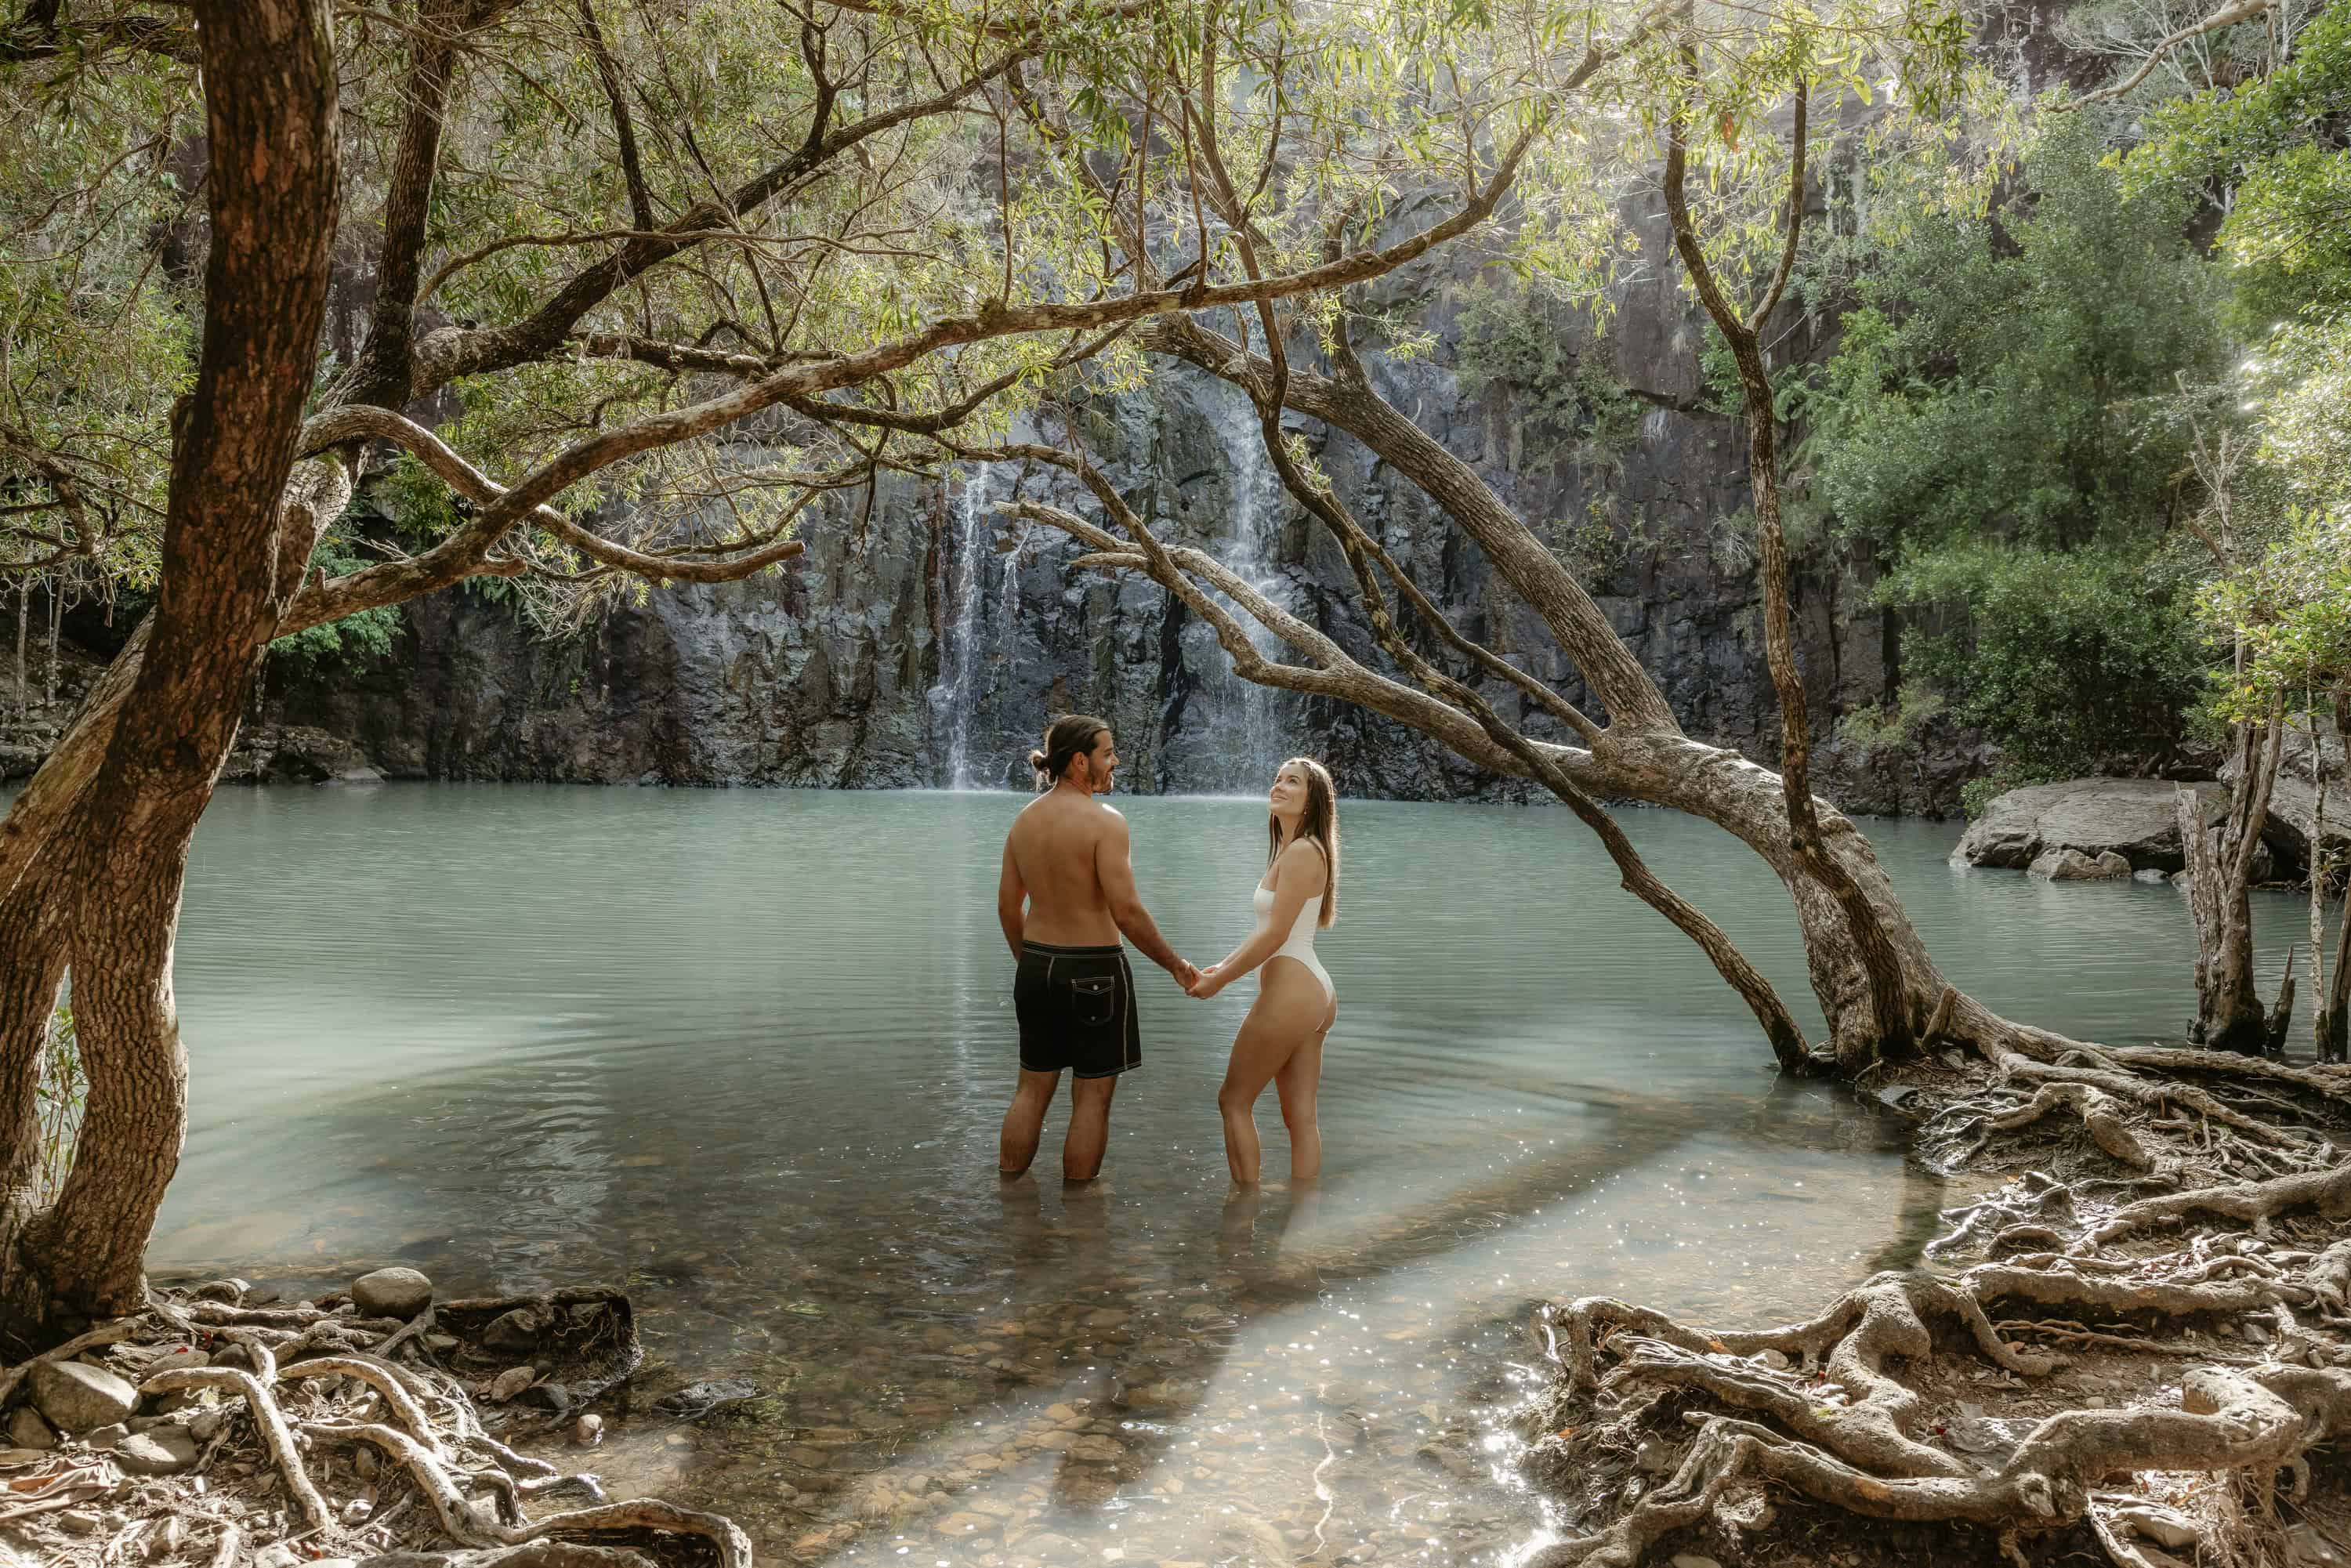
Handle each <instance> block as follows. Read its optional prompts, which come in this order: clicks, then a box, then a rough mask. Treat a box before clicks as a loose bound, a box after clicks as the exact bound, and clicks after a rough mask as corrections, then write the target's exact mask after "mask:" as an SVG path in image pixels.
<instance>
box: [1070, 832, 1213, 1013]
mask: <svg viewBox="0 0 2351 1568" xmlns="http://www.w3.org/2000/svg"><path fill="white" fill-rule="evenodd" d="M1103 814H1104V815H1105V816H1107V817H1108V818H1109V819H1110V821H1109V822H1108V824H1107V825H1106V826H1105V827H1104V828H1103V829H1102V838H1101V840H1100V841H1098V842H1096V843H1095V845H1094V874H1095V875H1096V876H1097V877H1099V878H1101V879H1102V901H1103V902H1104V903H1105V904H1109V905H1110V917H1111V918H1112V919H1113V920H1114V921H1116V922H1117V923H1118V928H1119V930H1121V931H1122V932H1123V933H1125V935H1126V939H1127V940H1128V941H1130V942H1132V943H1134V945H1135V946H1137V947H1140V948H1141V949H1143V956H1144V957H1146V958H1148V959H1150V960H1151V961H1152V962H1153V963H1155V964H1156V965H1158V966H1159V967H1161V968H1163V969H1165V970H1166V971H1167V972H1168V973H1169V974H1171V975H1173V976H1175V978H1176V980H1177V982H1178V983H1180V984H1182V985H1184V986H1186V987H1189V986H1190V985H1191V983H1192V981H1193V978H1194V977H1196V976H1197V975H1198V974H1199V971H1198V970H1197V969H1195V968H1193V967H1192V966H1191V965H1189V964H1186V962H1184V960H1183V959H1181V958H1178V957H1177V956H1175V948H1173V947H1170V946H1167V938H1165V936H1161V935H1159V927H1158V926H1157V925H1154V924H1153V923H1152V919H1151V912H1150V911H1149V910H1147V909H1145V908H1144V907H1143V895H1142V894H1139V893H1137V892H1135V890H1134V862H1132V861H1130V860H1129V859H1128V858H1127V832H1126V819H1125V818H1124V817H1122V816H1120V815H1119V814H1118V813H1117V812H1115V811H1105V812H1104V813H1103Z"/></svg>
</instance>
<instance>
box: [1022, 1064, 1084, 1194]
mask: <svg viewBox="0 0 2351 1568" xmlns="http://www.w3.org/2000/svg"><path fill="white" fill-rule="evenodd" d="M1059 1087H1061V1074H1060V1073H1059V1072H1031V1071H1029V1069H1027V1068H1025V1067H1024V1068H1022V1069H1021V1070H1020V1087H1019V1088H1018V1089H1015V1090H1014V1091H1013V1092H1012V1108H1011V1109H1010V1110H1008V1111H1007V1112H1005V1113H1004V1134H1003V1137H1002V1138H1001V1139H1000V1140H999V1141H998V1145H997V1155H996V1168H997V1169H998V1171H1000V1172H1002V1173H1003V1174H1004V1175H1006V1176H1019V1174H1020V1173H1021V1172H1022V1171H1025V1170H1027V1169H1028V1168H1029V1162H1030V1161H1032V1160H1034V1159H1035V1158H1036V1157H1037V1140H1038V1139H1039V1138H1040V1137H1041V1136H1042V1135H1043V1134H1044V1131H1045V1108H1046V1107H1047V1106H1049V1105H1050V1104H1051V1103H1053V1091H1054V1090H1055V1089H1057V1088H1059ZM1094 1158H1095V1160H1096V1162H1097V1163H1099V1162H1100V1160H1101V1158H1102V1156H1101V1155H1099V1154H1097V1155H1095V1156H1094Z"/></svg>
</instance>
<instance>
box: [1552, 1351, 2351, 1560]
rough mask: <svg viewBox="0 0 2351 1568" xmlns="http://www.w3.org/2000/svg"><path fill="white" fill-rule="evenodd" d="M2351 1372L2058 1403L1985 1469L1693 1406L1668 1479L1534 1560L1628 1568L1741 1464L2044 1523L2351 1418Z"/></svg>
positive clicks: (2198, 1379)
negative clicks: (1902, 1455) (1891, 1459)
mask: <svg viewBox="0 0 2351 1568" xmlns="http://www.w3.org/2000/svg"><path fill="white" fill-rule="evenodd" d="M2347 1417H2351V1375H2346V1374H2344V1373H2339V1372H2312V1371H2307V1370H2304V1369H2301V1368H2293V1367H2288V1368H2280V1369H2276V1370H2273V1371H2269V1372H2260V1373H2251V1374H2248V1373H2244V1372H2240V1371H2237V1370H2235V1369H2233V1368H2221V1367H2201V1368H2199V1369H2197V1370H2195V1371H2193V1372H2190V1373H2189V1374H2188V1375H2187V1377H2186V1379H2185V1380H2184V1381H2183V1384H2182V1386H2181V1391H2180V1401H2179V1409H2177V1410H2171V1411H2165V1410H2126V1411H2102V1410H2084V1411H2068V1412H2065V1413H2064V1414H2062V1415H2057V1416H2051V1417H2049V1418H2048V1419H2047V1420H2046V1421H2043V1423H2042V1424H2041V1425H2040V1426H2039V1427H2036V1428H2035V1429H2034V1430H2033V1431H2032V1434H2031V1436H2029V1437H2026V1438H2025V1440H2024V1442H2023V1443H2022V1445H2021V1446H2020V1447H2019V1448H2017V1450H2016V1452H2015V1453H2014V1454H2013V1455H2011V1457H2010V1458H2009V1460H2008V1462H2007V1463H2006V1464H2004V1465H2002V1466H2001V1468H2000V1469H1997V1470H1996V1471H1994V1472H1993V1473H1992V1474H1991V1475H1989V1476H1980V1477H1979V1476H1950V1475H1928V1476H1916V1477H1907V1476H1905V1477H1893V1478H1881V1477H1878V1476H1876V1475H1872V1474H1870V1473H1869V1472H1868V1471H1867V1470H1865V1469H1861V1468H1859V1467H1857V1466H1856V1465H1855V1464H1853V1463H1851V1462H1848V1461H1847V1460H1846V1459H1845V1458H1843V1457H1841V1456H1840V1455H1838V1454H1835V1453H1832V1452H1829V1451H1826V1450H1825V1449H1824V1448H1822V1447H1821V1446H1819V1445H1815V1444H1813V1443H1809V1442H1805V1441H1802V1440H1800V1439H1795V1438H1791V1437H1785V1436H1783V1435H1782V1434H1781V1433H1778V1432H1774V1431H1772V1430H1771V1429H1770V1428H1768V1427H1761V1426H1758V1425H1756V1424H1755V1423H1753V1422H1750V1421H1741V1420H1736V1419H1733V1418H1731V1417H1729V1416H1703V1417H1699V1418H1698V1419H1699V1421H1700V1430H1699V1434H1698V1441H1697V1442H1695V1443H1694V1444H1692V1445H1691V1447H1690V1449H1689V1452H1688V1453H1687V1455H1685V1456H1684V1458H1683V1459H1682V1463H1681V1466H1680V1468H1679V1469H1677V1471H1676V1472H1675V1474H1674V1477H1673V1479H1672V1480H1671V1481H1670V1482H1668V1483H1667V1484H1666V1485H1665V1486H1663V1487H1660V1488H1659V1489H1658V1490H1656V1492H1654V1493H1652V1494H1650V1495H1649V1496H1648V1497H1646V1498H1644V1499H1643V1500H1641V1501H1640V1502H1639V1503H1638V1504H1636V1505H1635V1507H1634V1509H1633V1510H1632V1511H1630V1512H1629V1513H1627V1514H1626V1515H1625V1517H1624V1518H1623V1519H1621V1520H1619V1521H1616V1522H1615V1523H1614V1525H1612V1526H1610V1527H1609V1528H1608V1529H1607V1530H1605V1531H1601V1532H1600V1533H1598V1534H1596V1535H1591V1536H1586V1537H1584V1538H1583V1540H1580V1541H1571V1542H1563V1543H1562V1544H1560V1545H1557V1546H1553V1547H1552V1548H1550V1549H1549V1550H1547V1551H1545V1552H1542V1553H1541V1554H1539V1555H1538V1556H1537V1557H1536V1558H1535V1559H1534V1563H1535V1568H1579V1565H1583V1564H1590V1565H1591V1568H1635V1564H1636V1563H1639V1562H1640V1560H1641V1557H1642V1554H1643V1553H1644V1552H1646V1551H1647V1550H1648V1548H1649V1547H1650V1546H1651V1545H1653V1544H1655V1543H1656V1541H1657V1540H1658V1539H1659V1538H1660V1537H1661V1536H1663V1535H1665V1534H1666V1533H1667V1531H1673V1530H1677V1529H1681V1528H1683V1527H1685V1526H1687V1525H1689V1524H1692V1523H1694V1522H1696V1521H1698V1520H1699V1519H1702V1518H1704V1517H1705V1515H1706V1514H1707V1513H1708V1511H1710V1510H1711V1509H1712V1508H1713V1506H1714V1504H1715V1502H1716V1501H1717V1500H1719V1498H1720V1496H1721V1494H1722V1491H1723V1489H1724V1488H1726V1487H1727V1486H1729V1484H1730V1483H1731V1482H1732V1481H1734V1480H1736V1479H1739V1478H1740V1477H1741V1476H1744V1475H1755V1476H1758V1477H1761V1478H1762V1479H1770V1480H1773V1481H1777V1482H1779V1483H1780V1484H1782V1485H1783V1486H1786V1487H1788V1488H1790V1489H1792V1490H1795V1491H1798V1492H1801V1493H1802V1494H1803V1495H1804V1496H1806V1497H1809V1498H1812V1499H1813V1500H1817V1501H1820V1502H1825V1503H1831V1504H1834V1506H1836V1507H1839V1508H1842V1509H1844V1510H1847V1511H1850V1512H1853V1513H1857V1514H1860V1515H1863V1516H1865V1517H1866V1518H1870V1519H1888V1520H1907V1521H1959V1522H1966V1523H1970V1524H1978V1525H1987V1526H1991V1527H1992V1528H1994V1529H1997V1530H2001V1531H2012V1530H2015V1529H2018V1528H2024V1529H2032V1530H2046V1529H2052V1528H2054V1527H2056V1526H2058V1525H2062V1524H2068V1523H2072V1522H2074V1521H2077V1520H2079V1519H2080V1518H2082V1516H2083V1515H2084V1513H2085V1511H2087V1509H2088V1507H2089V1494H2090V1489H2091V1488H2093V1487H2095V1486H2096V1485H2098V1484H2099V1483H2100V1482H2102V1481H2105V1479H2108V1478H2110V1477H2112V1476H2116V1475H2124V1474H2129V1473H2133V1472H2136V1471H2139V1470H2255V1471H2260V1470H2266V1471H2269V1472H2272V1473H2274V1472H2275V1471H2276V1470H2277V1469H2280V1468H2282V1467H2283V1466H2285V1465H2286V1464H2288V1463H2289V1462H2290V1461H2292V1460H2294V1459H2295V1458H2299V1457H2300V1456H2301V1455H2302V1453H2303V1452H2304V1450H2305V1449H2307V1448H2311V1447H2312V1446H2313V1445H2314V1444H2316V1443H2318V1442H2321V1441H2324V1440H2326V1439H2329V1438H2332V1437H2339V1436H2341V1435H2343V1434H2344V1433H2345V1432H2346V1430H2351V1419H2346V1418H2347Z"/></svg>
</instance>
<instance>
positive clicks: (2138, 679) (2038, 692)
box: [1876, 544, 2209, 778]
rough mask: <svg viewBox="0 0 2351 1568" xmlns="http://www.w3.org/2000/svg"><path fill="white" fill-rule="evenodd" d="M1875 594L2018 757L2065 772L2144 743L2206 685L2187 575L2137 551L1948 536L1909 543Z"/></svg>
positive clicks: (1974, 715)
mask: <svg viewBox="0 0 2351 1568" xmlns="http://www.w3.org/2000/svg"><path fill="white" fill-rule="evenodd" d="M1876 597H1877V600H1878V601H1879V602H1881V603H1885V604H1891V605H1895V606H1896V607H1898V608H1900V609H1903V610H1905V611H1907V612H1910V614H1911V615H1912V617H1913V619H1914V622H1916V623H1917V626H1918V627H1919V628H1920V630H1917V631H1914V632H1912V633H1911V635H1910V636H1909V637H1908V638H1907V640H1906V641H1905V643H1904V654H1903V658H1904V663H1905V664H1906V665H1907V667H1908V669H1909V671H1910V673H1911V674H1913V675H1914V676H1915V677H1918V678H1923V679H1924V680H1925V681H1926V682H1928V685H1931V686H1932V687H1933V688H1934V689H1936V690H1938V691H1940V692H1943V693H1945V694H1947V695H1949V698H1950V701H1951V706H1952V711H1953V712H1954V713H1955V714H1956V715H1957V716H1959V718H1961V719H1963V720H1965V721H1967V722H1968V723H1970V724H1975V725H1980V726H1981V727H1983V728H1984V729H1985V730H1986V731H1987V732H1988V733H1989V734H1990V735H1991V737H1992V738H1993V739H1994V740H1996V741H1997V742H1998V743H1999V744H2000V747H2001V750H2002V751H2004V752H2005V753H2007V758H2008V762H2009V765H2010V766H2011V768H2018V769H2023V770H2030V771H2033V772H2038V773H2047V774H2049V775H2051V776H2053V777H2060V778H2062V777H2066V776H2069V775H2072V774H2075V773H2080V772H2083V771H2085V770H2087V769H2089V768H2093V767H2095V766H2096V765H2097V764H2098V763H2099V762H2101V761H2102V760H2104V759H2105V758H2110V757H2115V756H2119V755H2127V754H2131V753H2144V752H2146V751H2147V750H2149V749H2151V748H2152V747H2155V746H2157V745H2160V744H2165V743H2168V742H2169V741H2171V740H2172V739H2174V738H2176V737H2178V736H2179V733H2180V716H2181V714H2182V712H2183V710H2185V709H2186V708H2187V707H2188V706H2189V705H2190V704H2192V703H2194V702H2195V701H2196V700H2197V698H2198V696H2199V694H2200V693H2201V692H2202V690H2203V688H2204V676H2205V671H2206V669H2207V668H2208V666H2209V659H2208V657H2207V653H2206V651H2205V648H2204V646H2203V644H2202V642H2201V640H2200V638H2199V634H2198V628H2197V624H2196V620H2195V606H2194V601H2193V595H2192V592H2191V589H2190V585H2189V583H2188V582H2186V581H2185V580H2182V579H2181V578H2180V576H2179V574H2178V573H2177V572H2176V571H2175V570H2171V569H2168V568H2166V567H2165V566H2163V565H2161V564H2150V563H2148V562H2147V561H2145V560H2142V559H2137V557H2135V556H2132V555H2128V554H2123V553H2116V552H2109V551H2105V550H2095V549H2085V550H2075V551H2071V552H2061V551H2056V550H2047V549H2032V548H2030V547H2023V548H2020V547H2014V546H1997V545H1984V544H1964V545H1954V546H1950V547H1949V548H1946V549H1939V550H1929V551H1922V552H1918V553H1917V554H1914V555H1913V556H1912V557H1911V559H1909V560H1908V561H1907V563H1906V564H1905V565H1904V566H1903V567H1902V568H1901V569H1900V570H1897V571H1896V572H1895V573H1894V574H1893V575H1891V576H1890V577H1888V578H1887V579H1886V580H1885V581H1884V582H1883V583H1881V584H1880V585H1879V587H1878V589H1877V593H1876Z"/></svg>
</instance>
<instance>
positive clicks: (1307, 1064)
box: [1273, 986, 1339, 1182]
mask: <svg viewBox="0 0 2351 1568" xmlns="http://www.w3.org/2000/svg"><path fill="white" fill-rule="evenodd" d="M1316 989H1317V990H1318V991H1319V990H1320V989H1321V988H1320V987H1319V986H1318V987H1317V988H1316ZM1338 1019H1339V1004H1338V1003H1337V1002H1336V1001H1333V1002H1332V1004H1331V1007H1330V1010H1329V1011H1327V1012H1326V1013H1324V1014H1323V1016H1322V1027H1321V1028H1320V1029H1317V1030H1315V1031H1314V1037H1313V1038H1312V1039H1311V1040H1308V1041H1307V1042H1306V1043H1305V1044H1303V1045H1301V1046H1300V1047H1299V1048H1298V1049H1297V1050H1296V1051H1291V1052H1290V1060H1289V1061H1285V1062H1283V1063H1282V1064H1281V1070H1280V1071H1278V1072H1276V1073H1275V1074H1274V1075H1273V1087H1274V1092H1276V1093H1277V1094H1279V1095H1280V1097H1281V1124H1282V1125H1283V1126H1285V1127H1288V1128H1289V1129H1290V1180H1291V1181H1293V1182H1302V1181H1312V1180H1313V1179H1314V1178H1315V1177H1317V1176H1321V1175H1322V1127H1321V1125H1320V1124H1318V1123H1317V1122H1316V1121H1315V1119H1314V1098H1315V1093H1316V1092H1317V1091H1318V1090H1320V1089H1321V1088H1322V1040H1323V1037H1324V1036H1325V1035H1327V1034H1329V1033H1330V1032H1331V1026H1332V1024H1333V1023H1336V1022H1337V1021H1338Z"/></svg>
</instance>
